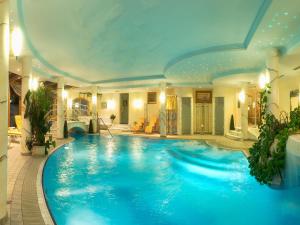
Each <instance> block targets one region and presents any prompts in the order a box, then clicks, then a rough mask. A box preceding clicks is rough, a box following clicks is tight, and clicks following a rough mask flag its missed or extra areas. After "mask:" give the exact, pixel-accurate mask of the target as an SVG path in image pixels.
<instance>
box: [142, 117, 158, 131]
mask: <svg viewBox="0 0 300 225" xmlns="http://www.w3.org/2000/svg"><path fill="white" fill-rule="evenodd" d="M156 123H157V117H152V118H151V119H150V122H149V124H148V125H147V126H146V128H145V133H146V134H152V133H153V130H154V128H155V126H156Z"/></svg>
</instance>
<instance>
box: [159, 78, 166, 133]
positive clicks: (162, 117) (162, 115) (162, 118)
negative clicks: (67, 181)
mask: <svg viewBox="0 0 300 225" xmlns="http://www.w3.org/2000/svg"><path fill="white" fill-rule="evenodd" d="M159 100H160V110H159V133H160V136H161V137H166V136H167V111H166V100H167V97H166V83H164V82H163V83H161V84H160V95H159Z"/></svg>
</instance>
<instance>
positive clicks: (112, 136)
mask: <svg viewBox="0 0 300 225" xmlns="http://www.w3.org/2000/svg"><path fill="white" fill-rule="evenodd" d="M98 119H99V120H100V121H101V122H102V123H103V125H104V126H105V127H106V128H107V131H108V133H109V134H110V136H111V137H112V138H113V135H112V134H111V132H110V130H109V127H108V126H107V125H106V123H105V122H104V120H103V119H102V118H101V117H98ZM99 125H100V124H99Z"/></svg>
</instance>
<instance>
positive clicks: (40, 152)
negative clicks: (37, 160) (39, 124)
mask: <svg viewBox="0 0 300 225" xmlns="http://www.w3.org/2000/svg"><path fill="white" fill-rule="evenodd" d="M31 154H32V155H33V156H45V155H46V154H45V146H33V147H32V150H31Z"/></svg>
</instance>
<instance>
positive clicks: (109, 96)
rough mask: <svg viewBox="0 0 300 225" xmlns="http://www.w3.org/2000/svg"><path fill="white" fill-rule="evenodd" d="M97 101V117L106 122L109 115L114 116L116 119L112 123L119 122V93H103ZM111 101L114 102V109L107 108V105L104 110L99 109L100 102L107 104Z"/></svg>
mask: <svg viewBox="0 0 300 225" xmlns="http://www.w3.org/2000/svg"><path fill="white" fill-rule="evenodd" d="M98 101H99V102H100V103H99V104H98V112H99V116H100V117H102V118H104V120H108V119H109V118H110V115H111V114H115V115H116V119H115V121H114V123H119V122H120V94H119V93H103V94H102V96H101V98H98ZM108 101H112V102H114V107H111V108H109V107H108V105H107V108H106V109H102V108H101V103H102V102H106V103H107V102H108Z"/></svg>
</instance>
